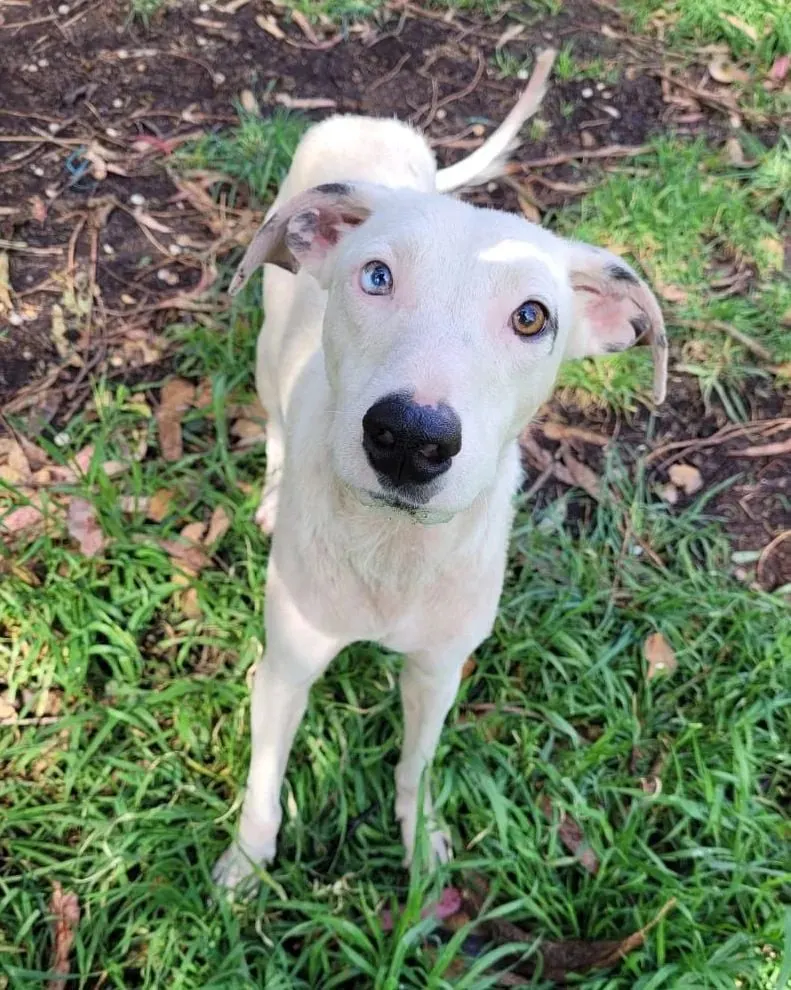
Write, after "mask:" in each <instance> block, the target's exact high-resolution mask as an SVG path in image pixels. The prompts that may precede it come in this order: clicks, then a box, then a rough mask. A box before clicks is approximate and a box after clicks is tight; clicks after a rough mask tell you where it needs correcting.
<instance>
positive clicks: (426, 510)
mask: <svg viewBox="0 0 791 990" xmlns="http://www.w3.org/2000/svg"><path fill="white" fill-rule="evenodd" d="M352 491H353V492H354V494H355V496H356V497H357V500H358V501H359V502H361V503H362V504H363V505H364V506H366V507H367V508H370V509H376V510H378V511H379V512H383V513H387V514H388V515H390V516H392V515H394V514H398V515H399V516H403V517H404V518H408V519H411V520H412V521H413V522H416V523H420V524H421V525H422V526H437V525H439V524H441V523H446V522H450V520H451V519H452V518H453V517H454V516H455V515H456V513H455V512H452V511H450V510H449V509H432V508H431V506H428V505H415V504H414V503H413V502H410V501H409V500H408V499H403V498H400V497H399V496H398V495H396V494H395V493H393V492H372V491H368V490H367V489H365V488H353V489H352Z"/></svg>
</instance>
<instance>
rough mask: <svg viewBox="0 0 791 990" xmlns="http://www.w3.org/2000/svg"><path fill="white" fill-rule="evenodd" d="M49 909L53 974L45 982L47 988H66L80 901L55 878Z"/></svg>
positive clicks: (55, 989) (60, 989) (59, 989)
mask: <svg viewBox="0 0 791 990" xmlns="http://www.w3.org/2000/svg"><path fill="white" fill-rule="evenodd" d="M49 909H50V914H51V915H52V963H51V966H50V971H51V973H52V974H53V975H52V977H51V978H50V979H49V981H48V983H47V990H66V984H67V980H66V977H68V975H69V973H70V972H71V966H70V964H69V956H70V954H71V947H72V945H73V944H74V939H75V937H76V935H77V927H78V926H79V923H80V902H79V899H78V898H77V895H76V894H73V893H71V892H70V891H68V892H67V891H64V890H63V888H62V887H61V885H60V884H59V883H58V881H57V880H56V881H55V883H54V884H53V891H52V898H51V900H50V903H49Z"/></svg>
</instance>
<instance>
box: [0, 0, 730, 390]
mask: <svg viewBox="0 0 791 990" xmlns="http://www.w3.org/2000/svg"><path fill="white" fill-rule="evenodd" d="M57 10H60V11H64V10H67V12H66V13H58V12H57V11H53V7H52V4H51V3H49V2H43V0H32V2H31V3H29V4H26V5H24V6H19V7H16V6H13V7H10V8H4V11H3V18H4V21H3V22H2V23H0V41H1V42H2V47H3V59H4V74H3V80H4V81H3V106H2V108H0V162H1V163H2V164H0V238H2V240H3V242H4V243H5V244H6V248H7V250H9V252H10V284H11V287H12V290H13V292H14V293H15V297H16V302H17V311H16V312H15V313H14V314H12V316H13V322H9V320H8V319H7V316H8V314H6V316H5V317H4V316H2V315H0V401H2V400H4V399H5V400H7V399H9V398H10V397H11V396H13V395H15V394H16V393H18V391H19V390H20V389H21V388H23V387H24V386H26V385H28V384H29V383H30V382H31V381H34V380H36V379H38V380H42V379H44V380H46V378H47V376H49V377H50V378H52V376H54V375H56V368H57V366H58V365H59V364H60V365H62V364H63V357H64V354H65V353H66V352H67V351H68V350H69V348H68V345H69V344H74V343H76V344H77V347H76V352H77V355H76V356H74V355H72V357H71V358H70V364H71V365H72V367H71V368H68V369H67V374H66V376H65V380H66V381H67V382H68V381H70V380H71V381H73V380H74V379H75V378H76V379H77V380H79V381H82V382H84V381H85V380H86V379H87V377H88V375H89V374H90V372H92V371H95V370H97V369H103V370H106V368H107V367H108V363H109V367H111V368H114V369H116V370H117V371H119V372H122V371H123V369H124V368H128V367H135V366H137V365H138V364H139V363H140V362H141V361H144V360H156V359H157V358H158V356H159V355H158V353H157V351H158V349H159V347H160V346H161V342H159V341H158V339H157V331H158V329H159V327H160V326H161V325H163V324H164V323H166V322H167V320H168V319H175V318H177V317H178V315H179V313H183V311H184V308H185V307H184V306H183V305H181V304H182V303H183V302H184V299H183V297H184V295H185V293H186V294H187V295H188V297H190V298H194V297H195V296H197V295H198V294H197V293H196V292H195V291H194V290H195V288H196V286H200V287H201V288H206V287H207V286H208V284H209V282H210V281H211V279H212V278H213V274H214V273H213V267H214V263H215V261H216V259H217V257H218V256H221V255H222V254H224V253H225V252H227V251H228V250H229V249H230V248H231V247H233V246H236V245H238V244H239V243H241V242H243V241H244V240H245V238H246V237H248V236H249V231H250V217H249V215H248V216H240V215H239V213H235V212H233V211H229V213H228V215H227V219H228V224H227V229H225V230H218V229H217V228H216V225H212V224H211V223H209V224H208V226H207V222H206V215H205V211H203V210H201V208H200V206H201V201H200V190H198V191H197V192H196V191H195V190H194V189H193V190H191V192H190V193H185V192H184V187H180V186H179V184H178V183H177V182H175V181H174V177H173V173H172V171H171V169H170V167H169V161H168V158H169V153H170V152H172V150H173V149H174V148H175V147H176V146H178V144H179V142H180V141H181V140H182V139H183V138H184V137H185V136H188V135H190V134H193V135H194V134H196V133H200V132H202V133H207V132H211V131H212V130H215V129H217V128H220V127H223V126H226V125H229V124H231V123H233V122H234V121H235V120H236V119H237V118H236V112H235V108H234V101H236V100H238V98H239V96H240V94H241V93H242V91H244V90H249V91H250V92H252V93H253V94H254V96H255V98H256V100H257V102H258V104H259V105H260V107H261V109H262V113H264V114H267V113H271V112H272V110H273V109H274V108H275V107H277V106H282V105H283V104H288V103H289V101H296V105H297V106H299V105H300V101H306V100H307V101H315V100H317V99H322V100H328V101H331V102H332V104H333V106H332V108H331V109H326V108H325V109H322V110H321V111H318V112H317V111H311V110H307V111H306V113H307V115H308V116H309V117H314V118H315V117H319V116H322V115H325V114H326V113H328V112H331V110H332V109H334V110H336V111H339V112H359V113H365V114H381V115H390V114H395V115H398V116H400V117H402V118H406V119H410V120H412V121H413V122H415V123H416V124H418V125H419V126H422V127H424V128H425V129H426V130H427V133H428V134H429V136H430V138H431V140H432V141H433V142H435V146H436V151H437V155H438V157H439V159H440V161H441V162H442V163H443V164H447V163H449V162H450V161H452V160H455V159H457V158H459V157H461V156H463V155H464V154H466V153H468V152H469V150H470V149H471V148H472V147H474V146H475V145H476V144H479V143H480V142H481V140H482V139H483V137H484V136H485V133H486V132H488V131H489V130H490V129H491V128H492V127H493V126H494V125H496V124H497V123H499V122H500V121H501V120H502V118H503V117H504V116H505V115H506V113H507V112H508V110H509V109H510V107H511V105H512V103H513V101H514V98H515V96H516V94H517V92H518V90H519V88H520V87H521V85H522V82H521V80H520V79H519V78H517V76H516V75H513V76H512V77H508V78H503V69H504V68H505V70H507V71H514V72H515V71H516V67H517V66H519V65H522V64H527V63H526V61H525V60H527V59H528V58H529V57H530V56H531V55H532V53H534V52H535V51H536V50H537V49H538V48H541V47H545V46H547V45H550V44H551V45H555V46H562V45H564V44H566V43H568V42H572V43H573V45H574V51H575V58H576V59H578V60H579V61H582V62H584V61H585V60H586V59H591V60H592V59H596V60H597V63H598V64H599V65H600V66H604V67H610V69H611V70H612V71H617V75H618V78H617V80H614V81H613V82H612V84H607V85H605V84H604V83H603V82H602V81H600V80H596V79H579V80H575V81H573V82H564V81H560V80H558V79H557V78H556V79H555V81H554V83H553V86H552V88H551V90H550V93H549V94H548V96H547V99H546V102H545V105H544V106H543V107H542V110H541V114H540V118H541V121H542V122H543V123H542V124H541V125H540V126H539V128H538V129H537V130H536V131H535V135H534V139H533V140H531V141H528V142H527V143H526V144H525V145H524V146H523V148H522V149H521V151H520V152H519V154H518V155H517V156H516V162H517V165H516V167H515V171H514V179H515V180H517V181H518V182H519V184H520V185H521V186H522V188H523V190H524V192H525V193H526V195H527V198H528V199H530V200H531V201H532V202H533V203H534V204H535V208H536V209H537V210H538V211H539V213H540V212H541V211H543V210H544V209H547V208H552V207H554V206H557V205H559V204H561V203H562V202H564V201H565V200H566V199H567V198H568V197H569V195H570V190H569V189H568V188H567V187H566V186H564V185H562V184H561V185H558V184H557V181H556V180H561V183H562V182H563V181H564V180H565V181H569V180H572V181H577V182H578V181H579V179H580V175H581V174H582V175H583V176H584V174H585V173H586V171H587V170H588V169H590V168H592V167H595V168H600V167H607V165H608V159H606V158H605V159H603V160H599V159H596V158H594V159H583V160H576V161H575V160H574V159H573V157H564V156H573V155H574V154H576V153H579V152H584V154H586V155H590V154H594V155H595V154H597V153H600V152H601V149H602V148H607V147H609V146H611V145H625V146H630V147H632V146H639V145H640V144H642V143H643V142H644V141H645V140H646V139H647V138H649V137H650V136H651V135H652V134H655V133H658V132H659V131H662V130H666V129H667V128H668V126H675V127H677V128H680V129H681V130H682V131H685V132H691V131H695V130H706V131H708V132H709V133H712V132H717V130H718V128H719V127H720V126H721V123H722V120H723V119H724V118H722V117H718V115H717V114H716V113H713V112H712V113H710V112H708V110H707V111H706V112H705V113H702V114H700V115H699V119H697V120H696V121H694V122H693V123H681V122H679V120H678V117H679V116H682V117H683V114H680V110H679V107H678V106H675V105H673V104H672V103H667V102H665V100H664V99H663V94H662V87H661V83H660V80H659V79H658V78H657V77H656V76H655V75H654V70H653V69H652V67H651V60H650V58H647V54H646V51H645V50H638V49H636V48H635V47H634V45H635V44H636V42H635V41H634V39H633V40H632V41H627V40H624V39H623V38H622V37H621V36H620V35H619V31H622V26H621V25H620V24H619V23H618V19H617V16H616V15H615V14H613V13H609V12H607V11H604V10H602V9H599V8H592V7H590V5H588V4H584V3H573V2H572V3H570V4H568V5H566V6H565V7H564V9H563V11H562V12H561V13H560V14H558V15H557V16H556V17H546V18H536V19H534V20H533V21H532V22H530V23H525V24H523V25H522V31H521V33H520V34H519V35H518V37H515V38H513V39H512V40H511V41H509V42H508V44H507V48H504V47H503V46H502V45H500V42H501V39H502V37H503V32H504V30H505V29H506V28H508V27H509V26H511V27H513V24H512V22H511V21H508V20H506V19H504V18H501V19H499V20H495V21H491V20H485V19H478V20H474V19H470V18H467V17H458V16H457V17H456V18H455V19H453V20H449V19H447V18H446V17H444V16H442V15H440V14H437V13H433V12H431V11H423V10H421V9H420V8H417V7H414V8H413V7H411V6H408V7H407V8H405V9H404V10H402V11H400V13H399V12H395V11H393V12H391V13H390V14H389V15H388V16H384V15H383V17H382V18H381V19H380V21H379V22H378V23H376V24H371V25H368V26H363V25H356V26H353V27H352V29H351V30H349V31H346V32H345V34H344V33H341V34H336V33H335V29H334V28H326V29H321V28H317V30H318V32H319V36H317V37H313V38H311V37H310V36H309V33H308V35H306V33H305V32H304V30H300V28H299V27H298V26H297V25H296V24H295V23H293V22H289V21H288V20H287V19H285V18H284V17H283V12H282V10H280V9H279V8H277V7H275V6H268V5H267V4H265V3H260V2H259V3H253V2H248V3H245V4H243V5H239V4H233V3H231V4H227V3H214V4H201V5H200V6H198V5H197V4H195V3H190V2H185V3H183V4H181V5H169V6H167V7H164V8H163V9H162V10H161V12H160V13H159V14H157V15H156V16H155V17H154V18H153V20H152V22H151V24H150V25H149V26H148V27H144V26H142V25H141V24H140V23H139V22H133V21H131V20H130V18H129V16H128V5H127V3H126V2H125V0H123V2H121V0H105V2H102V3H90V2H81V3H79V2H78V3H77V4H76V5H73V6H71V7H70V8H68V5H67V7H63V6H61V7H59V8H57ZM519 13H520V14H521V12H519ZM262 19H268V21H267V23H269V24H270V25H271V24H272V23H274V24H275V25H276V27H275V29H274V30H275V33H278V34H279V33H280V32H282V33H283V37H282V38H281V37H274V36H273V34H272V33H269V32H268V31H266V30H264V29H263V28H262V27H261V26H260V24H261V22H262ZM603 31H604V32H606V33H603ZM504 52H507V62H503V58H504V55H503V53H504ZM498 53H499V54H498ZM498 59H499V60H500V61H499V62H498ZM614 67H617V70H616V69H615V68H614ZM308 105H310V104H308ZM688 116H689V114H687V117H688ZM539 131H540V136H539ZM558 154H560V155H561V157H564V160H563V161H561V162H560V163H559V164H557V165H555V166H543V167H535V168H531V167H530V166H529V163H530V162H532V161H536V160H538V161H541V160H546V159H553V158H555V157H556V156H557V155H558ZM612 161H613V163H617V160H616V159H613V160H612ZM547 183H549V184H547ZM204 192H205V190H204ZM470 198H471V199H472V200H473V201H475V202H479V203H487V204H489V205H494V206H498V207H504V208H507V209H518V208H519V203H518V199H517V194H516V192H515V190H514V188H513V186H511V185H508V184H504V183H497V184H492V185H491V186H490V187H489V188H488V189H486V190H480V191H477V192H475V193H473V194H472V195H471V197H470ZM244 206H245V204H244V203H243V202H242V203H241V207H242V208H243V207H244ZM9 245H10V247H9ZM64 293H66V294H67V296H68V299H67V305H66V307H65V309H66V311H65V312H64V313H63V314H62V315H63V320H62V321H61V320H60V315H59V314H58V313H57V311H56V316H55V317H53V304H55V305H60V306H61V307H63V302H62V297H63V295H64ZM72 296H76V297H77V298H76V299H72V298H71V297H72ZM171 302H172V304H171ZM0 312H2V310H0ZM130 331H131V336H130ZM64 334H65V340H64V339H63V336H64ZM59 335H60V336H61V340H60V345H58V340H57V338H58V336H59ZM62 380H63V379H62Z"/></svg>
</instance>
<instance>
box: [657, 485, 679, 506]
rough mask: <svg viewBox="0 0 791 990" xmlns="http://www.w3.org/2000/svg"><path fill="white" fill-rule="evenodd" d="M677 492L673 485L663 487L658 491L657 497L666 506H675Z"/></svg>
mask: <svg viewBox="0 0 791 990" xmlns="http://www.w3.org/2000/svg"><path fill="white" fill-rule="evenodd" d="M679 494H680V492H679V490H678V488H676V486H675V485H674V484H672V483H671V484H668V485H663V486H662V487H661V488H660V489H659V497H660V498H661V499H662V500H663V501H665V502H667V504H668V505H675V504H676V503H677V502H678V497H679Z"/></svg>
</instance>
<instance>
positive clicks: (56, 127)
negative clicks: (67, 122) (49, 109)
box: [47, 120, 60, 134]
mask: <svg viewBox="0 0 791 990" xmlns="http://www.w3.org/2000/svg"><path fill="white" fill-rule="evenodd" d="M47 130H48V131H49V132H50V134H57V133H58V131H59V130H60V124H56V123H55V121H54V120H53V121H52V123H51V124H47Z"/></svg>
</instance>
